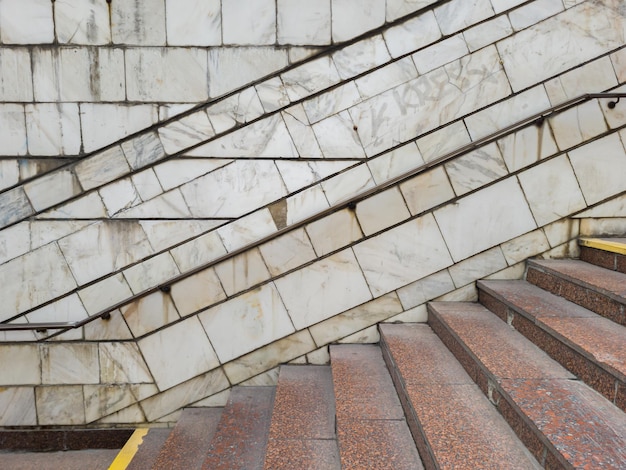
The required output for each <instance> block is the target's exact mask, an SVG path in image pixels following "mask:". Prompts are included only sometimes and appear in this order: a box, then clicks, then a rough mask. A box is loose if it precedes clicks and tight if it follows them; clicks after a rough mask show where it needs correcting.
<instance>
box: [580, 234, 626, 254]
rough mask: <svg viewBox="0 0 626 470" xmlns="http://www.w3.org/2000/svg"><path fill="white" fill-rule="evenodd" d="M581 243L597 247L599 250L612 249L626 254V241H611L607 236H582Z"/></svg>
mask: <svg viewBox="0 0 626 470" xmlns="http://www.w3.org/2000/svg"><path fill="white" fill-rule="evenodd" d="M579 244H580V245H582V246H588V247H589V248H596V249H598V250H604V251H610V252H611V253H617V254H620V255H626V243H621V242H617V241H611V240H610V239H607V238H581V239H580V241H579Z"/></svg>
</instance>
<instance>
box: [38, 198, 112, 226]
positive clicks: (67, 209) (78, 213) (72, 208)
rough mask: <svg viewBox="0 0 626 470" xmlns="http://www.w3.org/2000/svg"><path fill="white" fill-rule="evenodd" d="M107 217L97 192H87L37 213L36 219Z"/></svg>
mask: <svg viewBox="0 0 626 470" xmlns="http://www.w3.org/2000/svg"><path fill="white" fill-rule="evenodd" d="M104 217H107V212H106V209H105V207H104V204H103V203H102V199H101V198H100V195H99V194H98V193H97V192H92V193H88V194H86V195H84V196H81V197H79V198H78V199H76V200H74V201H72V202H68V203H67V204H63V205H61V206H59V207H58V208H56V209H53V210H49V211H46V212H43V213H42V214H39V215H38V216H37V218H38V219H69V220H71V219H98V218H104Z"/></svg>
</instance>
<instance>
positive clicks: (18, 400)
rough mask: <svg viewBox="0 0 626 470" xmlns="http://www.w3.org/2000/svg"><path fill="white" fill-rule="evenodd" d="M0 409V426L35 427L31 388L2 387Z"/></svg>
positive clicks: (35, 418)
mask: <svg viewBox="0 0 626 470" xmlns="http://www.w3.org/2000/svg"><path fill="white" fill-rule="evenodd" d="M0 409H1V410H2V415H1V416H0V426H35V425H37V408H36V407H35V390H34V389H33V387H3V388H2V390H0Z"/></svg>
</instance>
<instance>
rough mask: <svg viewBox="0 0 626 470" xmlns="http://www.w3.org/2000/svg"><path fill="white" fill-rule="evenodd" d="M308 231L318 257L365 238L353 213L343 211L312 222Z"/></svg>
mask: <svg viewBox="0 0 626 470" xmlns="http://www.w3.org/2000/svg"><path fill="white" fill-rule="evenodd" d="M306 231H307V233H308V235H309V238H310V239H311V243H313V248H314V249H315V252H316V253H317V256H318V257H319V256H324V255H327V254H329V253H331V252H333V251H335V250H338V249H340V248H343V247H344V246H346V245H349V244H350V243H352V242H354V241H356V240H359V239H360V238H362V237H363V233H362V232H361V227H360V226H359V222H358V221H357V218H356V216H355V214H354V212H353V211H351V210H349V209H343V210H341V211H338V212H333V213H332V214H330V215H327V216H326V217H324V218H322V219H319V220H316V221H314V222H311V223H310V224H308V225H307V226H306Z"/></svg>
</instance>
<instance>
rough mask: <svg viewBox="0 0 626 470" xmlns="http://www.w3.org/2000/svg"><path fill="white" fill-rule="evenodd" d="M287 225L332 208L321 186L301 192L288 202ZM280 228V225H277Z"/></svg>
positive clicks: (288, 199)
mask: <svg viewBox="0 0 626 470" xmlns="http://www.w3.org/2000/svg"><path fill="white" fill-rule="evenodd" d="M286 201H287V202H286V206H287V207H286V214H285V219H284V222H285V225H286V226H290V225H293V224H295V223H298V222H300V221H302V220H304V219H307V218H309V217H311V216H313V215H315V214H319V213H320V212H322V211H324V210H326V209H328V208H329V207H330V205H329V203H328V199H327V197H326V195H325V194H324V191H323V190H322V187H321V186H320V185H316V186H313V187H311V188H308V189H305V190H304V191H300V192H298V193H296V194H294V195H292V196H289V198H287V200H286ZM277 226H278V224H277Z"/></svg>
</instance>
